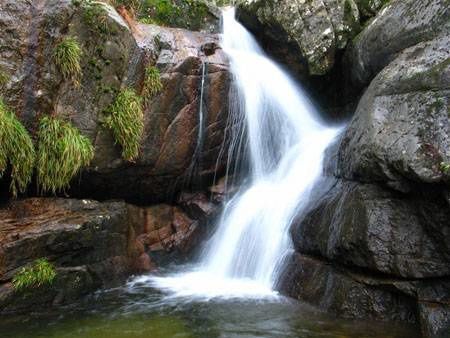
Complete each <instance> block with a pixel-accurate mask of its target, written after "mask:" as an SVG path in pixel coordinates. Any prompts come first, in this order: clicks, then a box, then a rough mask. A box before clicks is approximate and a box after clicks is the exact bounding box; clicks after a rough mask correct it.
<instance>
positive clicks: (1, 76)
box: [0, 69, 9, 93]
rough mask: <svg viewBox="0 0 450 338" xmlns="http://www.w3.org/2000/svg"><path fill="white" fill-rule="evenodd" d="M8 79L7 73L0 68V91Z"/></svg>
mask: <svg viewBox="0 0 450 338" xmlns="http://www.w3.org/2000/svg"><path fill="white" fill-rule="evenodd" d="M8 81H9V75H8V74H7V73H6V72H5V71H3V70H2V69H0V93H1V92H2V91H3V90H4V89H5V86H6V84H7V83H8Z"/></svg>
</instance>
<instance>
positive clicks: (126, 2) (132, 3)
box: [111, 0, 142, 14]
mask: <svg viewBox="0 0 450 338" xmlns="http://www.w3.org/2000/svg"><path fill="white" fill-rule="evenodd" d="M111 4H112V5H113V6H114V7H119V6H124V7H125V8H126V9H128V10H131V11H132V12H134V13H135V14H137V13H138V12H139V11H140V10H141V6H142V1H141V0H111Z"/></svg>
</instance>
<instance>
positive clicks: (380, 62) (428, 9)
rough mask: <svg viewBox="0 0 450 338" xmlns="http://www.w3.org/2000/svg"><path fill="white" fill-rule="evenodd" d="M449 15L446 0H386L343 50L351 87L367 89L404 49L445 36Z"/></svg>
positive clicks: (449, 9) (449, 10) (449, 11)
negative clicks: (349, 45)
mask: <svg viewBox="0 0 450 338" xmlns="http://www.w3.org/2000/svg"><path fill="white" fill-rule="evenodd" d="M449 15H450V8H449V6H448V1H446V0H424V1H417V0H405V1H395V0H394V1H390V2H389V3H388V5H387V6H385V7H384V8H383V9H382V11H381V12H380V13H379V14H378V16H377V17H376V18H375V19H374V20H373V21H371V22H370V23H369V25H368V26H367V27H366V28H365V29H364V30H363V31H362V32H361V33H360V34H359V35H358V36H357V37H356V38H355V40H354V43H353V44H352V46H351V48H349V49H348V50H347V53H346V54H347V55H346V58H347V59H348V60H347V69H348V74H349V78H350V81H351V83H352V84H353V86H355V87H357V88H361V87H362V86H367V85H368V84H369V82H370V80H371V79H372V78H373V77H374V76H375V75H376V74H377V73H378V72H379V71H381V70H382V69H383V68H384V67H386V66H387V65H388V64H389V63H390V62H391V61H393V60H394V59H395V58H396V56H397V53H399V52H401V51H402V50H404V49H405V48H409V47H412V46H414V45H416V44H418V43H420V42H423V41H429V40H433V39H434V38H435V37H437V36H448V29H449V25H450V23H449V20H448V17H449Z"/></svg>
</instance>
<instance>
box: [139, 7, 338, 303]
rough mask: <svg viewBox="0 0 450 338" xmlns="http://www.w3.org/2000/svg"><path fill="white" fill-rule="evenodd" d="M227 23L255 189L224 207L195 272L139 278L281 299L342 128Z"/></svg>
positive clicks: (226, 42) (197, 292)
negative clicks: (296, 223)
mask: <svg viewBox="0 0 450 338" xmlns="http://www.w3.org/2000/svg"><path fill="white" fill-rule="evenodd" d="M223 25H224V34H223V40H222V47H223V49H224V51H225V52H226V53H227V54H228V56H229V58H230V65H231V70H232V73H233V74H234V76H235V82H236V85H237V87H238V93H239V96H240V97H239V98H238V99H237V100H238V103H239V104H234V105H232V106H238V109H239V110H240V111H241V112H244V114H242V115H243V116H245V119H246V129H247V132H246V135H247V137H248V140H247V142H248V147H249V157H250V158H249V161H250V175H251V176H250V184H249V187H248V188H247V189H245V190H244V191H242V192H240V193H239V194H238V195H237V196H235V198H234V199H233V200H231V201H230V202H229V203H228V204H227V206H226V207H225V211H224V213H223V215H222V218H221V221H220V224H219V226H218V229H217V231H216V233H215V235H214V236H213V238H212V239H211V240H210V242H209V244H208V248H207V250H206V251H205V253H204V256H203V260H202V262H201V263H200V264H199V266H198V267H197V269H196V270H195V271H190V272H184V273H180V274H177V275H174V276H169V277H153V276H150V277H141V278H140V279H139V280H137V281H136V282H138V283H139V282H148V281H150V283H151V284H153V285H154V286H156V287H158V288H161V289H165V290H168V291H171V293H172V295H174V296H201V297H207V298H209V297H217V296H222V297H230V296H231V297H261V296H269V295H274V294H275V293H274V292H273V286H274V283H275V282H276V279H277V276H278V274H279V270H280V267H281V264H280V262H281V261H282V259H283V257H285V255H286V254H287V253H288V252H289V251H290V250H291V242H290V239H289V226H290V225H291V222H292V220H293V218H294V217H295V216H296V215H297V214H298V212H299V211H300V210H301V208H302V206H304V205H305V203H306V202H307V201H308V199H309V195H310V190H311V188H312V187H313V184H314V182H315V181H316V180H317V179H318V178H319V177H320V175H321V172H322V159H323V154H324V151H325V149H326V147H327V146H328V145H329V144H330V143H331V142H332V141H333V139H334V138H335V136H336V135H337V133H338V131H339V129H338V128H329V127H327V126H325V125H324V124H323V123H322V122H321V120H320V118H319V117H318V115H317V112H316V111H315V109H314V107H313V106H312V105H311V104H310V102H309V101H308V99H307V97H306V95H305V94H304V92H303V90H302V89H301V88H300V87H299V86H298V85H296V84H295V83H294V82H293V81H292V80H291V79H290V78H289V76H288V75H287V74H286V73H285V72H284V71H283V70H282V69H281V68H280V67H278V66H277V65H276V64H275V63H274V62H273V61H271V60H270V59H269V58H268V57H267V56H266V55H265V54H264V52H263V51H262V50H261V48H260V47H259V46H258V44H257V42H256V41H255V40H254V38H253V37H252V36H251V35H250V33H249V32H247V31H246V29H245V28H244V27H243V26H242V25H241V24H239V23H238V22H237V21H236V20H235V18H234V10H233V9H229V10H226V11H225V12H224V14H223ZM231 113H234V114H239V111H237V112H231ZM241 135H242V133H241ZM236 143H240V142H233V144H236Z"/></svg>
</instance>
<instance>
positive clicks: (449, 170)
mask: <svg viewBox="0 0 450 338" xmlns="http://www.w3.org/2000/svg"><path fill="white" fill-rule="evenodd" d="M439 168H440V169H441V171H442V172H443V173H444V174H450V163H449V162H441V163H440V165H439Z"/></svg>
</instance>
